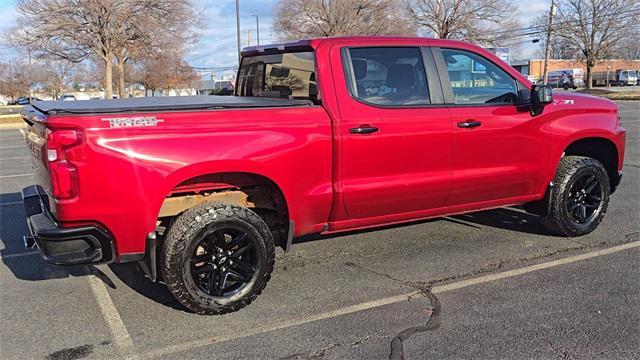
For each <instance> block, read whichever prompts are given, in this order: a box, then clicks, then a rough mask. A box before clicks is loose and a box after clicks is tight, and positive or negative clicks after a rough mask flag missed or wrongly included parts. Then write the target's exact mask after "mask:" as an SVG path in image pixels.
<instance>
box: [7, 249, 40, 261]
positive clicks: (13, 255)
mask: <svg viewBox="0 0 640 360" xmlns="http://www.w3.org/2000/svg"><path fill="white" fill-rule="evenodd" d="M35 254H40V252H39V251H29V252H24V253H19V254H9V255H3V256H0V259H13V258H19V257H24V256H31V255H35Z"/></svg>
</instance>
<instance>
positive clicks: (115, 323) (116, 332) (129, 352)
mask: <svg viewBox="0 0 640 360" xmlns="http://www.w3.org/2000/svg"><path fill="white" fill-rule="evenodd" d="M89 284H90V285H91V291H92V292H93V296H94V297H95V299H96V302H97V303H98V307H99V308H100V313H102V318H103V319H104V321H105V323H106V324H107V326H108V327H109V331H110V332H111V336H112V339H113V343H114V344H115V345H116V347H117V348H118V350H119V351H120V354H121V355H123V356H124V357H125V358H126V359H138V358H139V357H138V355H137V354H136V353H135V348H134V347H133V342H132V341H131V336H129V332H128V331H127V328H126V327H125V326H124V323H123V322H122V318H121V317H120V313H118V309H116V306H115V305H114V304H113V300H112V299H111V296H110V295H109V292H108V291H107V288H106V286H104V283H103V282H102V280H100V279H99V278H98V277H96V276H95V275H91V276H89Z"/></svg>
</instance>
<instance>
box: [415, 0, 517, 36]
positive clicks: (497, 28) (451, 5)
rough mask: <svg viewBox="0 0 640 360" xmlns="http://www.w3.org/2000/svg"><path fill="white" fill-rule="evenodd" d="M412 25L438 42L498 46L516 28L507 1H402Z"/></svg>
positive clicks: (510, 7)
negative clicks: (432, 36) (452, 40)
mask: <svg viewBox="0 0 640 360" xmlns="http://www.w3.org/2000/svg"><path fill="white" fill-rule="evenodd" d="M404 1H405V4H406V7H407V10H408V13H409V15H410V17H411V19H412V20H413V22H414V23H415V24H416V25H417V26H419V27H420V28H423V29H426V30H428V31H431V32H432V33H433V35H434V36H435V37H437V38H440V39H458V40H465V41H471V42H475V43H480V44H483V45H495V46H501V45H504V43H505V42H506V41H507V40H508V39H510V38H512V37H513V31H514V30H515V29H517V28H518V27H519V23H518V20H517V16H515V14H516V13H517V8H516V7H515V6H514V5H513V3H512V2H511V1H508V0H404Z"/></svg>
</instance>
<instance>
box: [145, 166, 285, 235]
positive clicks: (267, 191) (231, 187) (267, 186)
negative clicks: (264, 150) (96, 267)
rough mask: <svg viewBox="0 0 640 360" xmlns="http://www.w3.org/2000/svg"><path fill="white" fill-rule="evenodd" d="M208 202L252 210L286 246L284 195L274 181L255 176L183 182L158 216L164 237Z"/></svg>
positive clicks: (229, 175) (217, 175)
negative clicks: (179, 219) (184, 215)
mask: <svg viewBox="0 0 640 360" xmlns="http://www.w3.org/2000/svg"><path fill="white" fill-rule="evenodd" d="M204 201H218V202H221V203H228V204H233V205H238V206H245V207H248V208H250V209H251V210H253V211H254V212H255V213H257V214H258V215H259V216H260V217H261V218H262V220H263V221H264V222H265V223H266V224H267V226H269V229H270V230H271V232H272V234H273V237H274V241H275V243H276V245H281V246H283V245H284V242H285V241H286V238H287V232H288V230H289V212H288V208H287V204H286V201H285V198H284V194H283V193H282V191H281V190H280V188H279V187H278V186H277V185H276V184H275V183H274V182H273V181H271V180H270V179H268V178H266V177H264V176H261V175H257V174H251V173H238V172H234V173H215V174H205V175H199V176H196V177H193V178H190V179H187V180H185V181H183V182H181V183H180V184H178V185H177V186H176V187H175V188H173V189H172V190H171V192H170V193H169V194H168V195H167V197H166V198H165V200H164V202H163V205H162V208H161V209H160V214H159V216H158V218H159V219H158V228H157V230H158V233H159V234H160V235H163V233H164V232H165V231H166V230H167V229H168V228H169V227H170V226H171V223H172V222H173V219H175V218H176V217H177V216H179V215H180V214H181V213H182V212H183V211H185V210H187V209H189V208H191V207H192V206H194V205H196V204H198V203H201V202H204Z"/></svg>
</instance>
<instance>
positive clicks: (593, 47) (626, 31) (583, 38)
mask: <svg viewBox="0 0 640 360" xmlns="http://www.w3.org/2000/svg"><path fill="white" fill-rule="evenodd" d="M557 5H558V10H557V14H556V18H555V19H554V24H556V25H555V29H554V31H555V33H556V34H557V35H558V36H560V37H562V38H564V39H566V40H567V41H568V42H569V43H571V44H572V45H573V46H574V47H575V48H576V49H577V50H578V51H579V57H578V59H579V60H581V61H582V62H583V63H584V64H585V66H586V68H587V79H586V83H587V87H588V88H589V89H590V88H591V87H592V86H593V83H592V68H593V67H594V66H595V65H596V63H597V62H598V61H599V60H602V59H606V58H608V57H611V56H612V55H613V54H614V53H615V52H616V50H617V49H616V47H617V46H619V45H622V44H623V42H625V41H626V40H628V39H634V41H635V42H637V41H638V38H637V37H634V35H633V34H634V29H635V30H636V31H637V26H638V23H637V17H638V14H640V3H638V2H637V0H557ZM635 33H636V34H637V32H635Z"/></svg>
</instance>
